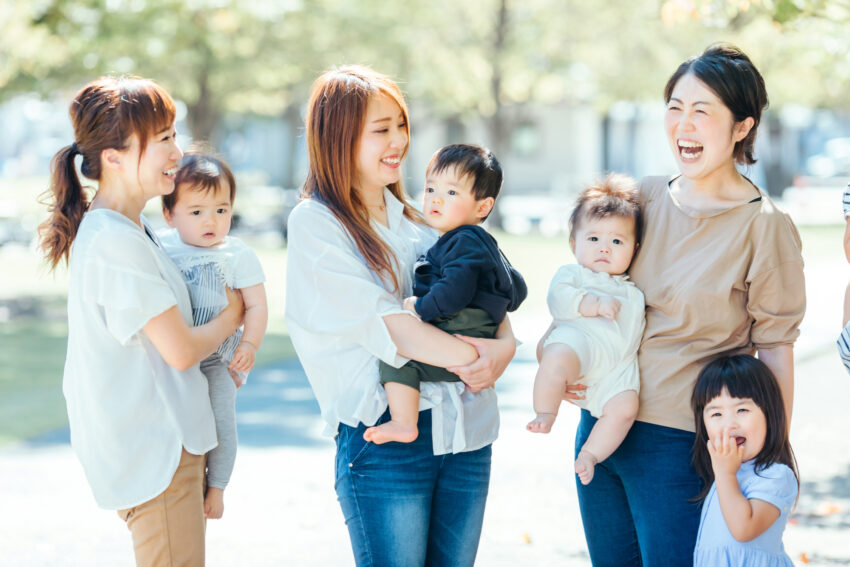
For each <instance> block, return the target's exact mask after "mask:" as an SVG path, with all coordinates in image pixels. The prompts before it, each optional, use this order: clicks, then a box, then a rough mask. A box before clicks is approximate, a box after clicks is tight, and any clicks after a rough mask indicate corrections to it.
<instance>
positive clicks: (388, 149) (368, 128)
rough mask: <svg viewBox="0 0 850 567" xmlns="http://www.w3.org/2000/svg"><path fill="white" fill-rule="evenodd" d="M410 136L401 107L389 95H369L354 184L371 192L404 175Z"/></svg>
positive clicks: (380, 189) (356, 161)
mask: <svg viewBox="0 0 850 567" xmlns="http://www.w3.org/2000/svg"><path fill="white" fill-rule="evenodd" d="M408 139H409V135H408V131H407V123H406V122H405V117H404V113H403V112H402V110H401V107H400V106H399V105H398V104H397V103H396V102H395V101H394V100H392V99H391V98H389V97H386V96H373V97H372V98H370V99H369V105H368V107H367V108H366V118H365V120H364V122H363V130H362V131H361V134H360V139H359V140H358V144H357V155H356V157H355V166H356V171H355V176H354V184H355V187H356V188H357V189H358V191H360V192H361V193H363V194H364V195H372V194H375V193H379V192H382V191H383V189H384V187H386V186H387V185H390V184H392V183H397V182H398V181H399V179H401V170H400V167H401V160H402V159H403V158H404V154H405V150H406V149H407V141H408Z"/></svg>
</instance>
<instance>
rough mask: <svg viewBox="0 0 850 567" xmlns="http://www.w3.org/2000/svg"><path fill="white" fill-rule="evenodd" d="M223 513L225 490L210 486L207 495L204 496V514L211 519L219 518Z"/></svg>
mask: <svg viewBox="0 0 850 567" xmlns="http://www.w3.org/2000/svg"><path fill="white" fill-rule="evenodd" d="M222 514H224V490H222V489H221V488H214V487H212V486H208V487H207V495H206V496H205V497H204V516H206V517H207V518H208V519H210V520H218V519H219V518H221V516H222Z"/></svg>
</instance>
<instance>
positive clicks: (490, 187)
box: [426, 144, 502, 220]
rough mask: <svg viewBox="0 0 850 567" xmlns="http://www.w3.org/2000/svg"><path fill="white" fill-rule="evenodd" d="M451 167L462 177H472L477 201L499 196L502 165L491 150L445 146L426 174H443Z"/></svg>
mask: <svg viewBox="0 0 850 567" xmlns="http://www.w3.org/2000/svg"><path fill="white" fill-rule="evenodd" d="M451 167H454V168H455V170H456V171H457V173H458V175H459V176H460V177H464V176H467V175H471V176H472V194H473V196H474V197H475V200H476V201H480V200H481V199H486V198H487V197H493V199H495V198H496V197H498V196H499V191H500V190H501V188H502V165H501V164H500V163H499V160H498V159H496V156H495V155H493V152H491V151H490V150H489V149H487V148H484V147H481V146H476V145H473V144H452V145H450V146H444V147H442V148H440V149H439V150H437V153H435V154H434V156H433V157H432V158H431V161H430V162H428V167H427V169H426V172H427V174H432V173H442V172H444V171H445V170H447V169H449V168H451ZM482 220H483V219H482Z"/></svg>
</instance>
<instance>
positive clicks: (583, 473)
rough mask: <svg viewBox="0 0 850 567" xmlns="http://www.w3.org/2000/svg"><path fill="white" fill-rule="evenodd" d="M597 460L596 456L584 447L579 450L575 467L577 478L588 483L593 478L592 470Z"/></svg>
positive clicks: (583, 482)
mask: <svg viewBox="0 0 850 567" xmlns="http://www.w3.org/2000/svg"><path fill="white" fill-rule="evenodd" d="M597 462H598V461H597V460H596V457H594V456H593V453H591V452H590V451H585V450H584V449H582V450H581V451H579V453H578V457H577V458H576V464H575V467H576V474H577V475H578V479H579V480H580V481H581V483H582V484H585V485H587V484H590V481H591V480H593V471H594V469H595V467H596V463H597Z"/></svg>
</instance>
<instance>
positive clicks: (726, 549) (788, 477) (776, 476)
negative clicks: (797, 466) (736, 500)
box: [694, 460, 797, 567]
mask: <svg viewBox="0 0 850 567" xmlns="http://www.w3.org/2000/svg"><path fill="white" fill-rule="evenodd" d="M753 462H754V461H752V460H750V461H747V462H745V463H742V464H741V468H740V469H739V470H738V475H737V476H738V486H740V487H741V492H742V493H743V494H744V496H746V498H747V499H748V500H752V499H757V500H764V501H765V502H768V503H770V504H773V505H774V506H776V507H777V508H779V511H780V513H779V518H777V519H776V521H775V522H773V524H772V525H771V526H770V527H769V528H767V530H765V532H764V533H763V534H761V535H760V536H758V537H757V538H755V539H753V540H751V541H747V542H740V541H738V540H736V539H735V538H734V537H732V534H731V533H730V532H729V528H728V527H726V521H725V520H724V519H723V512H722V511H721V510H720V501H719V500H718V498H717V487H716V485H715V484H712V485H711V490H709V492H708V496H707V497H706V499H705V503H703V505H702V516H701V518H700V524H699V533H698V534H697V544H696V548H695V549H694V567H701V566H705V567H724V566H729V567H732V566H746V567H794V564H793V563H792V562H791V558H790V557H788V554H786V553H785V547H784V546H783V545H782V532H783V531H785V525H786V524H787V523H788V515H789V514H790V513H791V508H792V506H793V505H794V501H795V500H796V498H797V479H796V478H795V477H794V473H793V471H792V470H791V469H790V468H789V467H787V466H785V465H782V464H779V463H774V464H772V465H770V466H769V467H767V468H766V469H764V470H760V471H758V473H756V472H755V470H754V468H753Z"/></svg>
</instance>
